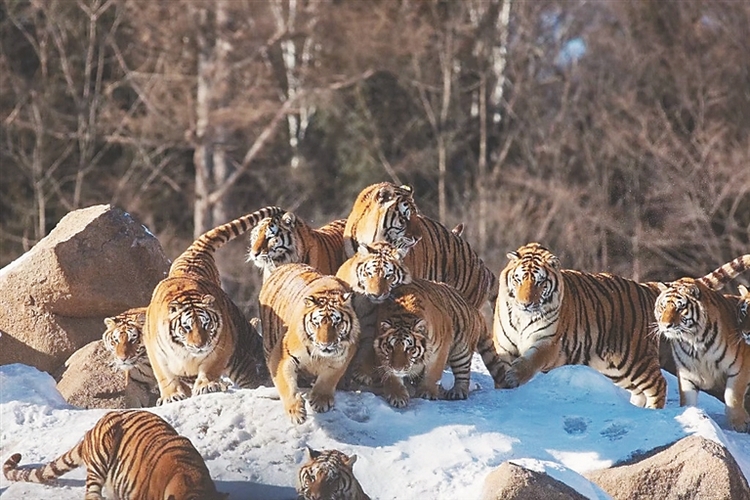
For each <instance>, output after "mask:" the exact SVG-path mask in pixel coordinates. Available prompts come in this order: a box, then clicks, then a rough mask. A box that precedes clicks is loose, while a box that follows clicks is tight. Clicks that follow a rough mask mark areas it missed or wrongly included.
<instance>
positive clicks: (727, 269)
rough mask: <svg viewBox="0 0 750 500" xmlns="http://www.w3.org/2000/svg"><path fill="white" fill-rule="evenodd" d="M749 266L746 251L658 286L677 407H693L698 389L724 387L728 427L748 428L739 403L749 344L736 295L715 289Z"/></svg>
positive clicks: (659, 320) (747, 375) (660, 324)
mask: <svg viewBox="0 0 750 500" xmlns="http://www.w3.org/2000/svg"><path fill="white" fill-rule="evenodd" d="M748 268H750V255H744V256H741V257H738V258H737V259H735V260H733V261H731V262H729V263H727V264H724V265H723V266H721V267H720V268H718V269H716V270H715V271H713V272H711V273H709V274H707V275H706V276H704V277H702V278H698V279H693V278H689V277H685V278H680V279H678V280H676V281H673V282H671V283H666V284H660V286H659V288H660V291H661V293H660V294H659V296H658V297H657V298H656V303H655V305H654V316H655V317H656V325H657V328H658V332H659V334H660V335H662V336H663V337H664V338H666V339H668V340H669V341H670V345H671V348H672V355H673V357H674V360H675V365H676V367H677V382H678V387H679V392H680V406H685V405H691V406H694V405H695V404H696V403H697V400H698V391H699V390H715V389H718V390H722V389H723V391H724V402H725V413H726V416H727V420H728V422H729V424H730V425H731V427H732V429H734V430H735V431H740V432H747V431H749V430H750V415H748V413H747V411H746V410H745V408H744V406H743V403H744V397H745V393H746V392H747V388H748V384H749V383H750V345H748V344H747V343H745V342H744V339H743V335H742V328H744V326H743V324H744V321H745V320H744V317H743V316H742V309H743V307H744V306H743V303H744V300H745V295H746V292H747V289H746V288H745V287H742V288H741V289H740V293H741V294H742V295H741V296H736V295H728V294H721V293H719V292H718V291H717V290H718V289H720V288H722V287H723V286H724V284H725V283H726V282H728V281H729V280H731V279H732V278H734V277H736V276H737V275H738V274H739V273H740V272H742V271H744V270H746V269H748Z"/></svg>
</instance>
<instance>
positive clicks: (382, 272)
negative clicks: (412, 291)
mask: <svg viewBox="0 0 750 500" xmlns="http://www.w3.org/2000/svg"><path fill="white" fill-rule="evenodd" d="M408 248H410V247H406V248H397V247H395V246H393V245H391V244H389V243H383V242H378V243H372V244H370V245H366V244H361V245H360V246H359V249H358V250H357V255H356V256H355V257H353V258H352V259H353V264H352V265H353V267H354V274H355V279H346V278H343V279H344V280H345V281H347V282H349V284H350V286H351V287H352V290H354V291H355V292H357V293H361V294H362V295H364V296H365V297H367V298H368V299H369V300H370V301H372V302H376V303H380V302H383V301H384V300H386V299H387V298H388V297H389V296H390V294H391V291H392V290H393V289H394V288H395V287H397V286H399V285H403V284H408V283H411V274H410V273H409V270H408V269H407V268H406V267H405V266H404V264H403V258H404V257H405V256H406V253H407V251H408Z"/></svg>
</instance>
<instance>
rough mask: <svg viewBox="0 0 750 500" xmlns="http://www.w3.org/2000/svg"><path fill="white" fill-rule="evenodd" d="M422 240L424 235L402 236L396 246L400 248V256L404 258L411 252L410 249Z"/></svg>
mask: <svg viewBox="0 0 750 500" xmlns="http://www.w3.org/2000/svg"><path fill="white" fill-rule="evenodd" d="M420 241H422V237H421V236H419V237H416V238H415V237H413V236H409V235H406V236H401V237H400V238H399V239H398V241H397V242H396V248H397V249H398V254H399V257H401V258H402V259H403V258H404V257H405V256H406V254H407V253H409V250H411V249H412V248H414V246H415V245H416V244H417V243H419V242H420Z"/></svg>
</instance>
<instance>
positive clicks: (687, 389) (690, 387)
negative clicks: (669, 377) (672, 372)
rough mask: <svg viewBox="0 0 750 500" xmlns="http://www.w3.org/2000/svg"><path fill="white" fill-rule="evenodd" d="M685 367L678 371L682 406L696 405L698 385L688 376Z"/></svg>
mask: <svg viewBox="0 0 750 500" xmlns="http://www.w3.org/2000/svg"><path fill="white" fill-rule="evenodd" d="M687 375H688V372H686V371H685V369H679V370H678V371H677V387H678V388H679V391H680V406H695V405H696V404H698V386H697V385H696V384H695V383H694V382H693V381H692V380H690V379H689V378H688V376H687Z"/></svg>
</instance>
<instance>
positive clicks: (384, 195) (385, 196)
mask: <svg viewBox="0 0 750 500" xmlns="http://www.w3.org/2000/svg"><path fill="white" fill-rule="evenodd" d="M375 198H376V199H377V200H378V203H385V202H386V201H388V200H390V199H391V187H390V186H384V187H382V188H380V189H379V190H378V194H377V195H375Z"/></svg>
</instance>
